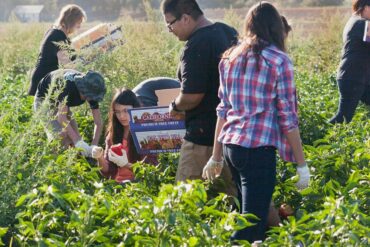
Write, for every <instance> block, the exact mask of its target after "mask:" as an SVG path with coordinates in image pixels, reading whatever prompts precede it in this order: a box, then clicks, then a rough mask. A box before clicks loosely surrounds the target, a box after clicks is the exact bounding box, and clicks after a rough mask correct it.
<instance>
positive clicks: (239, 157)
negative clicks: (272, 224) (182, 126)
mask: <svg viewBox="0 0 370 247" xmlns="http://www.w3.org/2000/svg"><path fill="white" fill-rule="evenodd" d="M223 151H224V156H225V161H226V164H227V165H228V166H229V168H230V170H231V173H232V176H233V180H234V182H235V184H236V187H237V189H238V199H239V201H240V207H241V208H240V213H242V214H246V213H251V214H254V215H256V216H257V217H258V218H259V219H260V220H257V221H252V222H253V223H255V225H254V226H251V227H247V228H244V229H242V230H238V231H236V232H234V233H233V235H232V236H231V240H232V241H233V240H248V241H249V242H253V241H255V240H263V239H264V238H265V231H266V224H267V216H268V211H269V205H270V201H271V197H272V193H273V191H274V187H275V182H276V149H275V147H271V146H265V147H258V148H245V147H242V146H238V145H234V144H226V145H223Z"/></svg>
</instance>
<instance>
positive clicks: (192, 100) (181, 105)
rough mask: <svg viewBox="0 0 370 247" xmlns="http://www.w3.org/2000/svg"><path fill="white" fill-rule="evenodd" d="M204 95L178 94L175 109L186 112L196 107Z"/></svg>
mask: <svg viewBox="0 0 370 247" xmlns="http://www.w3.org/2000/svg"><path fill="white" fill-rule="evenodd" d="M203 97H204V94H183V93H180V95H179V96H177V98H176V99H175V104H176V108H177V109H178V110H180V111H188V110H191V109H194V108H195V107H197V106H198V105H199V104H200V102H201V101H202V99H203Z"/></svg>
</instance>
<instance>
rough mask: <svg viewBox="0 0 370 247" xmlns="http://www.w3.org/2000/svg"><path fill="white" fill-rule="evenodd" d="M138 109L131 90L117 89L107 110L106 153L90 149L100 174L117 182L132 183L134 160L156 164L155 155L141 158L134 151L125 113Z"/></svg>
mask: <svg viewBox="0 0 370 247" xmlns="http://www.w3.org/2000/svg"><path fill="white" fill-rule="evenodd" d="M137 107H140V103H139V100H138V99H137V97H136V95H135V94H134V93H133V92H132V91H131V90H129V89H125V88H123V89H121V90H118V91H117V93H116V94H115V95H114V97H113V100H112V103H111V106H110V110H109V122H108V127H107V134H106V139H105V150H103V148H101V147H98V146H94V147H93V148H92V157H93V158H95V159H97V161H98V164H99V167H100V168H101V173H102V175H103V176H104V177H106V178H110V179H114V180H115V181H117V182H118V183H124V182H126V181H133V180H134V173H133V171H132V164H133V163H135V162H137V161H140V160H143V161H144V162H147V163H150V164H157V160H156V159H155V157H154V156H150V155H148V156H146V157H142V156H140V155H139V154H138V153H137V151H136V149H135V145H134V141H133V138H132V135H131V132H130V126H129V120H130V116H129V113H128V110H129V109H132V108H137Z"/></svg>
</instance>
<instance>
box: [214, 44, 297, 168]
mask: <svg viewBox="0 0 370 247" xmlns="http://www.w3.org/2000/svg"><path fill="white" fill-rule="evenodd" d="M257 63H258V67H259V70H258V69H257V66H256V65H257ZM219 70H220V88H219V92H218V96H219V98H220V100H221V102H220V104H219V105H218V107H217V115H218V117H220V118H222V119H226V123H225V124H224V126H223V128H222V130H221V132H220V135H219V137H218V141H219V142H221V143H224V144H236V145H240V146H243V147H246V148H256V147H262V146H275V147H276V148H277V149H278V151H279V154H280V157H281V158H282V159H284V160H286V161H291V162H294V161H295V159H294V156H293V152H292V148H291V146H290V145H289V144H288V141H287V139H286V137H285V134H286V133H287V132H289V131H291V130H293V129H296V128H297V127H298V115H297V98H296V88H295V85H294V79H293V64H292V62H291V60H290V59H289V57H288V56H287V55H286V54H285V53H284V52H283V51H281V50H279V49H278V48H277V47H276V46H273V45H270V46H268V47H266V48H264V49H263V50H262V52H261V55H260V57H259V59H256V55H254V53H253V52H251V51H247V52H244V53H242V54H240V55H239V56H237V57H236V58H235V59H234V60H233V61H230V60H229V59H227V58H224V59H222V60H221V62H220V65H219Z"/></svg>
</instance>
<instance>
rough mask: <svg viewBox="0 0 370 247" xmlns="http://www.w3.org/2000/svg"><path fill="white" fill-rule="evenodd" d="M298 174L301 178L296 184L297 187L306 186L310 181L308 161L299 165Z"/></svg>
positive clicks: (302, 187)
mask: <svg viewBox="0 0 370 247" xmlns="http://www.w3.org/2000/svg"><path fill="white" fill-rule="evenodd" d="M297 174H298V175H299V180H298V182H297V184H296V186H297V188H298V189H304V188H306V187H307V186H308V183H309V182H310V170H309V169H308V166H307V163H304V165H301V166H298V167H297Z"/></svg>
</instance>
